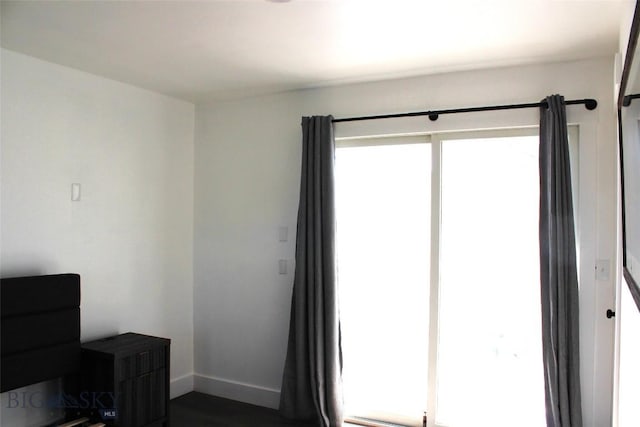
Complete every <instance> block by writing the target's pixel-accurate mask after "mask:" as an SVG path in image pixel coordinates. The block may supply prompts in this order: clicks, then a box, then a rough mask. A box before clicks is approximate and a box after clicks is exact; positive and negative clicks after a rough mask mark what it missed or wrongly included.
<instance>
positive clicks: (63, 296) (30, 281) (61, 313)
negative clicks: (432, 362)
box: [0, 274, 80, 392]
mask: <svg viewBox="0 0 640 427" xmlns="http://www.w3.org/2000/svg"><path fill="white" fill-rule="evenodd" d="M0 305H1V308H0V316H1V319H0V337H1V340H2V343H1V344H2V347H0V349H1V353H2V365H1V367H0V368H1V369H0V371H1V372H2V377H1V378H0V388H1V390H0V391H1V392H5V391H8V390H13V389H15V388H19V387H24V386H26V385H29V384H34V383H37V382H40V381H45V380H49V379H53V378H58V377H63V376H64V375H67V374H70V373H73V372H76V371H77V370H78V369H79V366H80V276H79V275H77V274H57V275H50V276H31V277H16V278H11V279H0Z"/></svg>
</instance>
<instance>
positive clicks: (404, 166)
mask: <svg viewBox="0 0 640 427" xmlns="http://www.w3.org/2000/svg"><path fill="white" fill-rule="evenodd" d="M430 165H431V149H430V146H429V144H405V145H386V146H368V147H351V148H340V149H338V150H337V152H336V182H337V185H336V193H337V194H336V205H337V219H338V221H337V222H338V232H337V235H338V238H337V245H338V246H337V250H338V280H339V287H340V316H341V324H342V348H343V358H344V369H343V382H344V400H345V406H346V407H345V413H347V414H351V415H359V416H363V417H368V418H373V419H379V420H380V419H381V420H385V419H386V420H406V419H407V418H409V419H417V418H420V420H421V419H422V412H423V411H424V410H426V401H427V395H426V393H427V370H428V369H427V368H428V365H427V363H426V361H427V359H428V337H429V333H428V319H429V259H430V243H429V242H430V230H429V224H430V222H429V218H430V212H431V207H430V203H431V200H430V199H431V196H430V191H429V189H430Z"/></svg>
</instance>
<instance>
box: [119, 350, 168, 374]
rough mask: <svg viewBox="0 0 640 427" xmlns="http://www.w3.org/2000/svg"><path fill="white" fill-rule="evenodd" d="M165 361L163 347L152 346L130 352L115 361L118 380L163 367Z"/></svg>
mask: <svg viewBox="0 0 640 427" xmlns="http://www.w3.org/2000/svg"><path fill="white" fill-rule="evenodd" d="M165 361H166V351H165V347H158V348H152V349H148V350H145V351H141V352H139V353H136V354H132V355H130V356H127V357H123V358H122V359H120V360H118V361H117V364H118V378H117V379H118V380H119V381H122V380H126V379H129V378H133V377H139V376H140V375H144V374H147V373H149V372H151V371H155V370H157V369H160V368H164V366H165Z"/></svg>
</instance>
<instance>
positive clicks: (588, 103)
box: [584, 99, 598, 110]
mask: <svg viewBox="0 0 640 427" xmlns="http://www.w3.org/2000/svg"><path fill="white" fill-rule="evenodd" d="M584 106H585V108H586V109H587V110H595V109H596V107H597V106H598V101H596V100H595V99H585V101H584Z"/></svg>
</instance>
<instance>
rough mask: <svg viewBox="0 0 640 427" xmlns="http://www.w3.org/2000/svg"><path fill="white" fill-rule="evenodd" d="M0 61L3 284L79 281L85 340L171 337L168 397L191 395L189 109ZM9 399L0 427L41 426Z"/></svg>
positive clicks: (62, 72)
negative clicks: (18, 279) (75, 197)
mask: <svg viewBox="0 0 640 427" xmlns="http://www.w3.org/2000/svg"><path fill="white" fill-rule="evenodd" d="M1 54H2V57H1V59H2V73H1V78H2V81H1V90H2V122H1V125H2V133H1V136H2V145H1V155H2V163H1V166H2V169H1V174H0V177H1V180H2V181H1V184H2V187H1V191H2V199H1V201H2V205H1V206H2V210H1V231H2V235H1V241H0V243H1V244H0V248H1V251H2V252H1V254H2V258H1V262H0V274H1V275H2V277H10V276H20V275H30V274H52V273H64V272H74V273H79V274H80V275H81V277H82V288H81V293H82V302H81V313H82V314H81V321H82V323H81V325H82V328H81V330H82V340H83V341H87V340H91V339H95V338H101V337H104V336H107V335H111V334H117V333H121V332H127V331H134V332H139V333H144V334H150V335H158V336H162V337H167V338H171V340H172V347H171V359H172V360H171V378H172V380H174V383H173V384H172V395H175V394H179V393H181V392H185V391H188V390H190V389H191V387H192V386H191V384H190V381H191V373H192V371H193V173H194V168H193V154H194V149H193V138H194V106H193V105H192V104H190V103H187V102H183V101H179V100H176V99H172V98H169V97H166V96H163V95H159V94H155V93H152V92H149V91H145V90H142V89H138V88H135V87H132V86H128V85H125V84H121V83H118V82H114V81H111V80H107V79H104V78H101V77H97V76H94V75H91V74H87V73H83V72H80V71H76V70H72V69H69V68H65V67H61V66H58V65H54V64H51V63H48V62H44V61H40V60H37V59H34V58H31V57H28V56H24V55H21V54H17V53H14V52H11V51H7V50H2V51H1ZM71 183H80V184H81V185H82V200H81V201H79V202H72V201H71ZM48 387H50V386H48ZM29 390H31V391H33V387H32V388H30V389H29ZM5 400H6V393H5V394H4V395H3V405H2V406H3V409H4V410H3V411H2V423H1V424H2V425H3V426H14V425H15V426H29V425H39V424H40V425H41V424H42V422H40V421H41V419H42V418H47V417H48V416H49V414H46V413H44V414H40V415H38V414H37V413H35V412H37V411H22V412H21V411H18V410H8V409H6V402H5ZM27 412H30V413H29V414H28V413H27Z"/></svg>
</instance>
